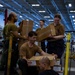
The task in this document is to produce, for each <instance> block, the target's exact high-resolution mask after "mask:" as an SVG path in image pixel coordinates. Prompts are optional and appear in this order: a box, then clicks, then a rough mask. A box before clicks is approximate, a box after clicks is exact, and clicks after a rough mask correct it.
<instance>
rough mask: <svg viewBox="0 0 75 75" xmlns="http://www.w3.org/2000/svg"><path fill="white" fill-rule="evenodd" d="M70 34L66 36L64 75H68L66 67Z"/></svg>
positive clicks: (67, 64)
mask: <svg viewBox="0 0 75 75" xmlns="http://www.w3.org/2000/svg"><path fill="white" fill-rule="evenodd" d="M70 38H71V35H70V33H68V34H67V43H66V56H65V68H64V75H68V66H69V54H70Z"/></svg>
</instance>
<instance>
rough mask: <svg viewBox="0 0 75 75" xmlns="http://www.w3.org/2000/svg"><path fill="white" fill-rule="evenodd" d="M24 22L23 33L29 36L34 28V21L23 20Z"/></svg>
mask: <svg viewBox="0 0 75 75" xmlns="http://www.w3.org/2000/svg"><path fill="white" fill-rule="evenodd" d="M22 24H23V27H22V31H21V35H23V36H24V35H25V36H27V35H28V33H29V32H30V31H32V30H33V21H31V20H29V21H27V20H23V21H22Z"/></svg>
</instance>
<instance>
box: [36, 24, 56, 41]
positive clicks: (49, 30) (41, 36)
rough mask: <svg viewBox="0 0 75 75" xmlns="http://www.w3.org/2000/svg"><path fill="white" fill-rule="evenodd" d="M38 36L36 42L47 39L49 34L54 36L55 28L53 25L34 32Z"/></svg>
mask: <svg viewBox="0 0 75 75" xmlns="http://www.w3.org/2000/svg"><path fill="white" fill-rule="evenodd" d="M36 33H37V34H38V36H37V41H42V40H44V39H46V38H48V36H49V34H51V35H56V33H55V28H54V26H53V25H49V26H47V27H46V28H43V29H41V30H39V31H37V32H36Z"/></svg>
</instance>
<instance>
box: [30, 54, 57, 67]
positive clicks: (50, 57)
mask: <svg viewBox="0 0 75 75" xmlns="http://www.w3.org/2000/svg"><path fill="white" fill-rule="evenodd" d="M43 57H48V58H49V60H50V61H51V62H50V66H54V65H55V63H56V59H55V56H52V55H47V56H33V57H32V58H30V59H29V61H32V63H31V64H30V66H35V65H37V66H38V65H39V60H40V59H42V58H43Z"/></svg>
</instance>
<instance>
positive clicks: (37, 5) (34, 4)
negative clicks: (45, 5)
mask: <svg viewBox="0 0 75 75" xmlns="http://www.w3.org/2000/svg"><path fill="white" fill-rule="evenodd" d="M32 6H40V4H32Z"/></svg>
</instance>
